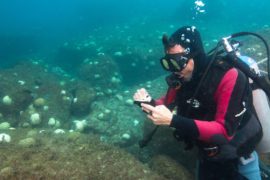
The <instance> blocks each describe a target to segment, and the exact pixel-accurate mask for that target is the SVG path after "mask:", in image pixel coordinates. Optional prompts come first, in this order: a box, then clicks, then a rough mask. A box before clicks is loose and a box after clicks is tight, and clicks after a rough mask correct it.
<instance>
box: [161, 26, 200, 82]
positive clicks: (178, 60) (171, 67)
mask: <svg viewBox="0 0 270 180" xmlns="http://www.w3.org/2000/svg"><path fill="white" fill-rule="evenodd" d="M162 43H163V46H164V51H165V56H164V57H163V58H161V60H160V62H161V65H162V67H163V68H164V69H165V70H167V71H171V72H174V73H175V74H177V75H178V76H179V77H180V78H182V79H183V80H184V81H188V80H190V79H191V77H192V74H194V73H193V72H194V70H195V73H196V72H197V71H198V69H199V68H200V69H202V68H201V67H200V66H203V65H204V61H203V60H204V59H205V52H204V48H203V46H202V40H201V37H200V33H199V32H198V31H197V30H196V29H195V27H191V26H184V27H182V28H180V29H178V30H177V31H176V32H174V33H173V34H172V35H171V37H170V38H168V36H167V35H166V34H165V35H163V38H162Z"/></svg>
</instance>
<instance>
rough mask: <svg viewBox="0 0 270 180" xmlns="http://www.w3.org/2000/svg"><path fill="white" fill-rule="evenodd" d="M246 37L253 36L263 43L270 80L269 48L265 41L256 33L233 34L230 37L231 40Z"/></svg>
mask: <svg viewBox="0 0 270 180" xmlns="http://www.w3.org/2000/svg"><path fill="white" fill-rule="evenodd" d="M246 35H252V36H255V37H257V38H259V39H260V40H262V41H263V43H264V45H265V48H266V57H267V59H268V60H267V62H268V63H267V73H268V79H270V73H269V72H270V53H269V46H268V44H267V42H266V40H265V39H264V38H263V37H262V36H260V35H259V34H256V33H252V32H239V33H235V34H232V35H231V38H235V37H240V36H246Z"/></svg>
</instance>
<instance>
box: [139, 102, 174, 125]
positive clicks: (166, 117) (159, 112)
mask: <svg viewBox="0 0 270 180" xmlns="http://www.w3.org/2000/svg"><path fill="white" fill-rule="evenodd" d="M141 106H142V109H143V110H144V111H145V112H147V113H148V115H147V117H148V118H149V119H151V120H152V121H153V123H154V124H156V125H168V126H169V125H170V124H171V121H172V118H173V114H172V112H171V111H170V110H169V109H168V108H167V107H166V106H164V105H159V106H156V107H154V106H151V105H149V104H144V103H142V104H141Z"/></svg>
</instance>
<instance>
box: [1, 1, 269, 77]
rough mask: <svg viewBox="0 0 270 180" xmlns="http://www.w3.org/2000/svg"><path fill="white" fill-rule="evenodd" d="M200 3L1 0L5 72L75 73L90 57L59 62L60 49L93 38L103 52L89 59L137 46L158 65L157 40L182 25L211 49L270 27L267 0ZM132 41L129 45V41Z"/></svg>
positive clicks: (2, 61)
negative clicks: (25, 66) (25, 67)
mask: <svg viewBox="0 0 270 180" xmlns="http://www.w3.org/2000/svg"><path fill="white" fill-rule="evenodd" d="M195 2H196V1H194V0H193V1H192V0H167V1H162V0H148V1H145V0H137V1H126V0H114V1H111V0H100V1H93V0H78V1H72V0H55V1H52V0H51V1H49V0H38V1H37V0H27V1H22V0H12V1H10V0H2V1H0V62H1V67H3V68H5V67H10V66H13V65H16V63H17V62H18V61H20V60H22V59H29V58H42V59H44V60H45V61H47V62H50V63H52V64H56V65H57V66H60V67H61V66H63V68H64V69H65V70H67V71H70V68H71V67H74V66H75V67H76V66H78V65H79V63H80V62H82V59H83V58H85V57H81V56H80V57H78V56H76V57H75V59H76V58H78V60H76V61H75V60H74V58H73V60H71V59H72V58H70V60H69V59H68V58H66V59H65V60H64V61H63V60H62V59H61V57H62V56H61V55H60V58H59V53H58V52H59V48H61V47H62V46H63V44H64V43H67V42H69V43H72V42H74V41H77V42H78V41H84V40H85V39H87V38H88V37H89V36H93V37H94V40H95V43H97V44H98V45H97V46H98V47H95V50H93V52H91V53H90V54H87V56H94V55H96V54H97V53H98V52H99V51H97V49H99V48H101V49H103V51H106V52H107V53H109V54H110V53H111V54H113V53H114V52H118V51H121V52H122V51H128V50H127V49H123V48H124V46H130V48H133V47H134V46H137V45H138V47H137V49H136V52H138V51H142V52H141V53H144V51H143V50H142V49H144V48H147V49H149V51H153V52H154V53H153V55H152V56H151V57H150V59H151V60H152V61H155V60H156V61H158V59H159V58H160V56H161V55H162V47H161V43H160V39H158V37H159V36H161V35H162V34H163V33H164V32H166V33H172V32H173V31H175V30H176V29H177V28H178V27H181V26H183V25H195V26H196V27H197V28H198V29H199V30H200V32H201V34H202V37H203V40H204V41H205V43H206V44H207V45H208V46H209V47H206V49H207V48H208V49H209V48H211V47H213V46H214V43H213V42H212V41H213V40H214V42H215V40H217V39H220V38H221V37H223V36H226V35H229V34H231V33H234V32H238V31H252V32H257V31H260V30H262V29H265V28H269V26H270V23H269V19H270V14H269V12H270V2H269V1H268V0H261V1H257V0H250V1H244V0H238V1H233V0H211V1H210V0H204V1H202V3H203V4H204V6H198V5H197V6H196V4H195ZM128 38H129V39H130V40H128V41H127V39H128ZM136 41H138V43H137V44H136ZM209 42H210V43H209ZM117 47H119V48H118V49H117ZM104 49H105V50H104ZM154 50H157V52H156V51H154ZM160 51H161V52H160ZM131 54H132V56H133V57H134V56H137V54H134V51H133V52H131ZM140 58H141V57H138V58H137V59H138V62H137V65H138V64H140V62H141V61H143V59H140ZM135 59H136V58H135ZM116 61H117V60H116ZM119 61H120V60H119ZM132 61H133V60H132ZM65 63H69V64H71V67H65V65H64V64H65ZM73 65H74V66H73ZM123 66H126V65H123ZM140 66H144V64H141V65H139V67H140ZM150 69H151V67H150ZM138 70H139V69H138ZM139 71H140V70H139ZM122 72H123V71H122ZM150 72H151V73H152V74H153V75H154V76H156V75H159V74H160V73H157V72H154V71H152V70H150ZM123 73H124V72H123ZM124 75H125V76H127V75H128V76H130V75H129V74H124ZM131 79H132V78H131Z"/></svg>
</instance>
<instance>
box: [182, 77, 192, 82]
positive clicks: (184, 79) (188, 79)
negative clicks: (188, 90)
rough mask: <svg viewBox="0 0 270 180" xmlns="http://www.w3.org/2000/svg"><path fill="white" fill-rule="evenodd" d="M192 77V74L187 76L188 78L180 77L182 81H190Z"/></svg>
mask: <svg viewBox="0 0 270 180" xmlns="http://www.w3.org/2000/svg"><path fill="white" fill-rule="evenodd" d="M191 79H192V75H191V76H189V77H188V78H182V80H183V82H190V81H191Z"/></svg>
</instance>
